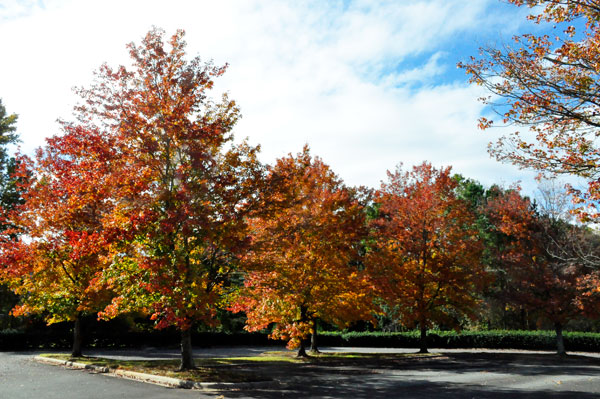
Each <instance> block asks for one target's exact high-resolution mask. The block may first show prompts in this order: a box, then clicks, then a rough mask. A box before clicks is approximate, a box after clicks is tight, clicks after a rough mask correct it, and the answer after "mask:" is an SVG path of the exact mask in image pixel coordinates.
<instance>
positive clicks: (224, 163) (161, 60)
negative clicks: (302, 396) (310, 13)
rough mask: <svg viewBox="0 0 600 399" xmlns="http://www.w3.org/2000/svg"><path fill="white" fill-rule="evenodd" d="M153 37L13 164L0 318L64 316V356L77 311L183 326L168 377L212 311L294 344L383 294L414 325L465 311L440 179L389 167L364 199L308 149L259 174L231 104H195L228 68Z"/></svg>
mask: <svg viewBox="0 0 600 399" xmlns="http://www.w3.org/2000/svg"><path fill="white" fill-rule="evenodd" d="M163 36H164V34H163V32H162V31H161V30H158V29H154V30H152V31H150V32H149V33H148V34H147V36H146V37H145V38H144V39H143V41H142V43H141V44H140V45H134V44H132V45H130V46H129V49H130V54H131V57H132V60H133V67H132V68H130V69H127V68H125V67H120V68H118V69H112V68H110V67H109V66H107V65H104V66H102V67H101V68H100V70H99V71H98V72H97V76H96V83H95V84H94V85H92V86H91V87H90V88H86V89H80V90H78V93H79V94H80V95H81V97H82V99H83V102H82V104H81V105H80V106H78V107H77V108H76V116H77V120H76V121H75V122H72V123H66V122H65V123H63V127H64V129H63V130H64V132H63V134H62V135H61V136H57V137H53V138H50V139H48V141H47V144H46V146H45V147H43V148H42V149H40V150H39V151H38V152H37V154H36V156H35V157H33V158H29V157H27V156H20V157H19V165H20V169H19V171H18V174H17V177H18V179H19V182H20V183H19V189H20V192H21V194H22V198H23V203H22V204H21V205H19V206H17V207H15V209H13V210H11V211H10V212H9V215H8V219H9V225H10V228H8V229H7V230H5V231H4V233H3V240H2V257H3V259H2V262H3V264H4V265H6V266H5V267H4V268H3V272H2V280H3V281H4V282H5V283H7V284H8V285H9V286H10V287H11V288H12V289H13V290H14V291H15V292H17V293H18V294H19V295H20V296H21V304H20V305H19V306H18V307H17V308H16V309H15V310H14V314H16V315H18V314H29V313H41V314H43V315H45V317H46V320H47V321H48V322H49V323H52V322H57V321H73V322H75V326H76V328H75V336H74V347H73V354H74V355H80V354H81V335H80V332H79V330H80V323H79V320H80V318H81V316H82V315H84V314H98V316H99V317H100V318H103V319H110V318H113V317H116V316H118V315H120V314H123V313H131V312H137V313H141V314H145V315H147V316H148V317H150V319H152V320H154V321H155V323H156V327H157V328H165V327H171V326H172V327H176V328H177V329H179V330H180V331H181V334H182V342H181V345H182V358H181V368H182V369H186V368H193V367H194V361H193V357H192V351H191V338H190V336H191V334H190V332H191V330H192V328H193V326H194V325H195V324H196V323H203V324H206V325H214V324H215V323H216V317H215V315H216V310H217V309H218V308H219V307H224V306H225V307H229V308H230V310H233V311H243V312H244V313H245V314H246V316H247V328H248V329H249V330H259V329H263V328H267V327H271V326H273V328H272V330H271V335H272V337H273V338H279V339H285V340H288V341H289V342H290V346H292V347H293V346H298V345H300V344H301V342H302V340H303V339H305V338H306V337H307V336H308V335H309V334H311V333H315V332H316V330H315V326H316V324H315V323H316V320H317V319H319V320H323V321H325V322H327V323H330V324H333V325H336V326H339V327H345V326H348V325H349V324H350V323H352V322H354V321H357V320H371V321H374V319H373V315H374V314H376V313H377V312H378V301H381V300H384V301H385V302H387V303H388V304H390V306H398V307H400V309H401V310H402V314H403V318H404V319H405V321H406V322H407V324H410V323H412V324H415V323H416V324H418V325H420V326H421V328H422V329H425V328H427V327H428V326H429V325H430V323H431V322H436V321H440V320H443V319H444V317H443V315H444V314H445V313H446V312H447V311H448V309H450V308H452V309H454V311H458V312H464V313H467V314H469V315H470V314H472V312H473V308H474V307H475V306H476V305H477V299H476V295H477V292H478V290H479V289H480V288H481V286H482V284H483V283H484V282H485V281H487V280H486V274H485V273H484V271H483V268H482V266H481V265H480V264H479V262H478V254H479V252H480V251H481V246H480V244H479V243H478V241H477V236H476V233H475V232H474V231H473V223H472V222H473V221H472V218H473V217H472V215H471V214H469V212H468V209H467V207H466V205H465V203H463V202H462V200H459V199H458V198H456V195H455V194H454V188H455V186H456V184H455V183H454V181H453V180H452V179H451V178H450V175H449V173H450V171H449V169H444V170H436V169H434V168H432V167H431V166H430V165H428V164H423V165H422V166H420V167H418V168H416V169H415V170H414V171H412V172H409V173H406V174H402V173H401V172H400V171H398V172H397V173H396V174H394V175H391V176H390V182H389V183H388V184H386V185H384V186H383V188H382V190H380V191H379V192H377V193H376V194H375V196H374V197H373V198H370V195H371V194H370V193H369V191H368V190H363V189H354V188H350V187H346V186H345V185H344V184H343V182H342V181H341V180H340V179H339V178H338V177H337V176H336V175H335V174H334V173H333V172H332V171H331V169H330V168H329V167H328V166H327V165H326V164H324V163H323V162H322V161H321V160H320V159H319V158H315V157H312V156H311V155H310V153H309V150H308V148H305V149H304V150H303V151H302V152H301V153H299V154H298V155H296V156H292V155H290V156H288V157H284V158H282V159H279V160H277V161H276V163H275V164H274V165H271V166H264V165H262V164H261V163H260V162H259V161H258V159H257V151H258V150H257V148H254V147H251V146H249V145H247V144H246V143H241V144H238V143H236V142H234V141H233V136H232V134H231V130H232V127H233V126H234V125H235V123H236V121H237V119H238V118H239V111H238V109H237V107H236V104H235V102H233V101H231V100H229V99H228V98H227V97H226V96H224V97H223V98H222V99H221V100H220V101H214V100H211V99H210V97H209V90H210V89H211V87H212V85H213V80H214V79H215V78H217V77H219V76H220V75H221V74H223V73H224V71H225V67H215V66H214V65H212V64H211V63H202V62H201V60H200V59H199V58H194V59H192V60H187V59H186V58H185V42H184V40H183V32H177V33H176V34H175V35H174V36H173V37H172V38H171V39H170V41H169V43H168V44H165V43H164V42H163ZM373 201H374V202H373ZM375 204H377V205H375ZM367 208H370V215H371V216H370V220H367V219H369V218H368V217H367V214H368V212H367ZM242 280H243V286H240V284H237V283H239V282H240V281H242ZM444 320H445V319H444Z"/></svg>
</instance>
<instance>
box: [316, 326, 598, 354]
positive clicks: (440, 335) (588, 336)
mask: <svg viewBox="0 0 600 399" xmlns="http://www.w3.org/2000/svg"><path fill="white" fill-rule="evenodd" d="M563 336H564V342H565V347H566V349H567V351H587V352H600V333H582V332H564V333H563ZM419 337H420V335H419V332H418V331H409V332H322V333H321V336H320V339H319V344H320V345H321V346H363V347H390V348H395V347H397V348H419V345H420V342H419ZM427 345H428V347H430V348H489V349H530V350H554V349H556V334H555V332H554V331H519V330H489V331H462V332H460V333H456V332H455V331H438V330H432V331H429V332H428V334H427Z"/></svg>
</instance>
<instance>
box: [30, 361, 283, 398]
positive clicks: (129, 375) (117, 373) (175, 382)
mask: <svg viewBox="0 0 600 399" xmlns="http://www.w3.org/2000/svg"><path fill="white" fill-rule="evenodd" d="M33 360H35V361H36V362H39V363H46V364H52V365H56V366H65V367H69V368H74V369H82V370H90V371H93V372H96V373H102V374H107V375H109V376H112V377H119V378H126V379H128V380H134V381H140V382H145V383H149V384H156V385H161V386H164V387H169V388H184V389H202V390H205V391H214V390H220V389H230V390H231V389H245V388H262V387H268V386H273V384H274V383H275V381H257V382H195V381H188V380H181V379H179V378H172V377H164V376H161V375H154V374H146V373H139V372H137V371H128V370H120V369H110V368H108V367H102V366H96V365H93V364H85V363H78V362H72V361H70V360H60V359H53V358H51V357H42V356H34V357H33Z"/></svg>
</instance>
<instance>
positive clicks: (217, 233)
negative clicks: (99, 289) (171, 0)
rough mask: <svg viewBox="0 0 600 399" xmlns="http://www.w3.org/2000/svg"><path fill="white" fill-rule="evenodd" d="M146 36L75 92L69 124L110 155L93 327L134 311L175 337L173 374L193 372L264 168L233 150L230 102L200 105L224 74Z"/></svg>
mask: <svg viewBox="0 0 600 399" xmlns="http://www.w3.org/2000/svg"><path fill="white" fill-rule="evenodd" d="M163 36H164V32H163V31H162V30H160V29H157V28H154V29H153V30H151V31H150V32H149V33H148V34H147V35H146V36H145V38H144V39H143V40H142V42H141V44H140V45H139V46H137V45H135V44H130V45H129V51H130V55H131V58H132V60H133V66H132V67H131V68H129V69H128V68H126V67H124V66H121V67H119V68H118V69H116V70H113V69H111V68H110V67H109V66H107V65H103V66H102V67H101V68H100V70H99V72H98V73H97V82H96V83H95V84H94V85H93V86H91V87H90V88H89V89H80V90H79V93H80V95H81V96H82V97H83V99H84V100H85V101H84V103H83V104H82V105H81V106H79V107H78V108H77V109H76V110H77V112H78V121H79V123H81V124H83V125H84V126H87V127H88V128H94V127H96V125H97V126H98V128H99V129H101V130H102V132H103V133H104V134H105V135H107V136H108V137H110V138H111V139H112V140H113V142H114V148H115V151H116V153H117V157H116V158H114V159H113V160H112V161H111V162H112V164H111V170H110V172H109V176H110V179H111V180H112V182H113V192H112V193H111V194H110V197H109V198H110V201H112V202H114V208H113V211H112V212H111V214H110V215H109V216H108V217H107V218H106V220H105V222H104V224H105V225H106V226H108V227H109V228H110V229H111V230H112V231H113V232H114V233H113V236H112V239H111V251H112V256H113V258H112V264H111V267H110V268H109V269H108V270H106V271H105V273H104V277H105V279H106V281H107V283H108V284H109V286H110V287H111V289H113V290H114V291H115V292H116V293H117V294H118V295H117V296H116V297H115V298H114V299H113V301H112V303H111V305H109V306H108V307H107V308H106V309H105V310H104V311H103V312H101V317H104V318H110V317H114V316H116V315H117V314H119V313H122V312H130V311H143V312H147V313H149V314H150V315H151V319H152V320H155V322H156V328H166V327H169V326H173V327H175V328H177V329H178V330H179V331H180V332H181V365H180V369H190V368H194V361H193V356H192V346H191V331H192V328H193V326H194V323H196V322H200V321H201V322H204V323H207V324H214V321H215V312H216V307H217V305H218V300H219V298H220V295H221V293H222V289H223V286H224V284H226V282H227V277H228V276H229V275H230V274H231V272H232V270H234V268H235V266H236V263H237V260H238V259H239V257H240V256H241V254H243V252H244V248H245V246H246V244H247V242H248V240H247V235H246V230H245V229H246V222H245V215H246V214H247V212H248V210H249V209H251V207H252V204H253V194H254V191H255V190H256V187H257V185H256V184H257V182H258V181H260V177H261V173H262V168H261V166H260V164H259V162H258V161H257V158H256V154H257V151H258V149H257V148H253V147H250V146H248V145H247V144H244V143H242V144H235V143H234V142H233V135H232V134H231V129H232V127H233V126H234V124H235V123H236V121H237V120H238V118H239V110H238V108H237V106H236V104H235V102H234V101H231V100H229V99H228V98H227V96H226V95H224V96H223V98H222V99H221V101H220V102H215V101H213V100H211V99H210V98H209V97H208V91H209V90H210V89H211V88H212V86H213V81H214V79H215V78H217V77H219V76H221V75H222V74H223V73H224V72H225V70H226V67H227V66H226V65H225V66H223V67H215V66H214V65H213V64H212V63H211V62H208V63H204V64H203V63H202V62H201V60H200V58H199V57H195V58H193V59H191V60H186V54H185V47H186V43H185V41H184V39H183V37H184V32H183V31H177V32H176V33H175V34H174V35H173V36H172V37H171V39H170V41H169V43H168V47H167V46H165V43H164V42H163Z"/></svg>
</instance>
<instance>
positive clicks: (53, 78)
mask: <svg viewBox="0 0 600 399" xmlns="http://www.w3.org/2000/svg"><path fill="white" fill-rule="evenodd" d="M492 3H494V0H488V1H483V0H482V1H476V2H465V1H461V0H446V1H443V0H429V1H425V0H422V1H401V2H400V1H384V0H382V1H372V0H370V1H367V0H361V1H355V2H344V1H332V2H322V1H316V0H314V1H300V2H291V1H290V2H284V1H276V0H264V1H259V0H246V1H242V2H239V1H236V2H234V1H219V2H201V1H186V0H172V1H169V2H164V1H159V0H146V1H141V0H139V1H134V0H130V1H119V0H104V1H99V0H81V1H75V0H48V1H45V2H41V1H29V2H25V3H23V2H18V1H12V0H11V1H9V2H6V1H3V2H2V3H1V4H2V5H4V6H5V7H4V8H0V37H3V38H10V39H9V40H6V41H5V40H3V54H10V62H2V63H0V97H1V98H3V100H4V104H5V105H6V106H7V108H8V110H9V111H11V112H16V113H18V114H19V115H20V122H19V131H20V134H21V136H22V139H23V142H24V143H23V147H24V150H25V151H31V150H32V149H33V148H34V147H37V146H39V145H41V144H43V137H46V136H49V135H51V134H54V133H56V132H58V125H57V124H56V123H55V122H54V121H55V120H56V118H58V117H62V118H67V119H68V118H69V115H70V110H71V109H72V106H73V105H74V103H75V101H76V100H77V99H76V97H74V95H73V94H72V93H71V87H73V86H76V85H86V84H87V83H88V82H89V81H90V79H91V76H92V71H93V70H94V69H96V68H97V67H98V66H99V65H100V64H101V63H102V62H105V61H106V62H108V63H109V64H110V65H118V64H122V63H127V51H126V49H125V44H126V43H127V42H131V41H139V39H140V38H141V37H142V36H143V35H144V33H145V32H146V31H148V29H149V28H150V27H151V26H152V25H156V26H160V27H163V28H164V29H165V30H166V31H167V33H168V34H170V33H172V32H174V30H175V29H177V28H184V29H185V30H186V32H187V37H186V40H187V42H188V44H189V52H190V54H191V55H195V54H196V53H199V54H201V55H202V56H203V57H204V58H205V59H210V58H214V60H215V62H216V63H217V64H222V63H225V62H229V63H230V68H229V70H228V72H227V73H226V74H225V76H224V77H223V78H220V81H218V82H217V85H216V88H215V94H217V93H218V92H220V91H229V92H230V94H231V97H232V98H234V99H235V100H236V101H237V102H238V104H239V105H240V106H241V108H242V113H243V118H242V120H241V121H240V123H239V125H238V126H237V127H236V135H237V136H238V137H239V138H243V137H246V136H248V137H249V139H250V141H251V142H252V143H254V144H261V145H262V148H263V160H265V161H267V162H271V161H273V160H274V159H275V158H276V157H279V156H282V155H285V154H287V153H289V152H292V153H296V152H298V151H300V150H301V148H302V146H303V145H304V143H309V145H310V146H311V147H312V149H313V152H314V153H315V154H316V155H319V156H321V157H322V158H323V159H324V161H325V162H327V163H329V164H330V165H332V167H333V169H334V170H335V171H336V172H337V173H338V174H340V175H341V177H343V178H344V179H345V180H346V181H347V182H348V183H349V184H356V185H358V184H363V185H369V186H377V185H378V184H379V181H380V180H382V179H385V171H386V170H387V169H392V168H394V166H395V165H396V164H397V163H398V162H401V161H402V162H404V163H405V165H410V164H414V163H420V162H421V161H423V160H429V161H432V162H433V163H434V164H436V165H454V166H455V170H456V171H457V172H461V173H463V174H465V175H466V176H468V177H473V178H477V179H479V180H481V181H483V182H485V183H492V182H494V181H498V180H501V179H503V178H506V179H507V181H509V182H510V181H513V180H515V178H518V176H520V175H521V174H520V172H518V171H516V170H515V169H514V168H510V167H506V166H502V165H498V164H497V163H495V161H493V160H491V159H489V157H488V155H487V153H486V144H487V141H489V138H488V137H485V136H484V135H483V134H482V133H480V132H477V131H476V128H475V126H476V119H477V117H478V115H479V114H480V112H481V105H480V104H478V103H477V102H476V98H477V96H478V92H477V89H475V88H472V87H467V86H466V84H464V85H463V84H460V85H459V84H454V83H448V84H445V85H442V86H433V85H417V86H414V84H413V83H414V82H415V81H419V80H420V81H421V82H423V81H426V79H428V78H429V77H432V76H438V77H439V76H441V75H443V73H444V72H445V71H447V70H448V68H454V67H455V66H454V65H447V58H448V57H446V53H445V52H444V44H445V43H451V41H452V40H454V39H453V38H455V37H457V36H456V35H458V34H461V36H460V37H461V38H464V37H467V36H468V34H469V32H471V33H472V34H473V35H475V32H477V31H480V30H482V29H484V28H486V27H485V26H483V27H482V26H481V25H480V22H481V21H482V20H485V19H487V18H489V16H488V15H486V14H485V10H486V7H488V6H489V5H490V4H492ZM21 4H25V7H21V6H20V5H21ZM488 25H489V26H492V24H488ZM500 25H501V24H499V25H496V26H500ZM415 57H422V58H423V59H425V61H424V65H423V66H422V67H418V68H415V66H414V64H413V65H412V67H411V68H409V69H404V68H403V67H402V63H403V62H404V60H406V59H407V58H411V59H415Z"/></svg>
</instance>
